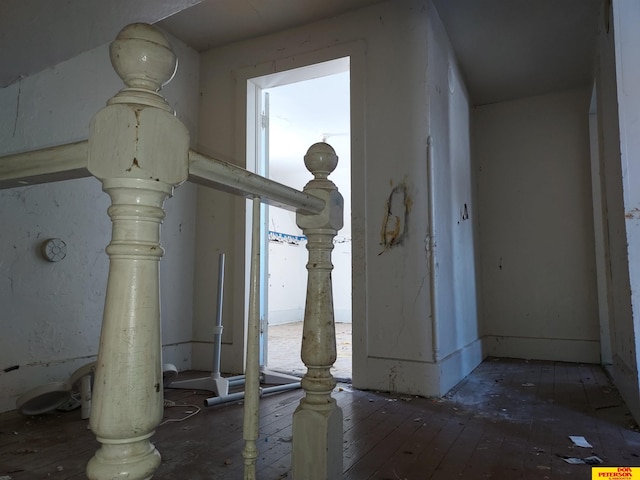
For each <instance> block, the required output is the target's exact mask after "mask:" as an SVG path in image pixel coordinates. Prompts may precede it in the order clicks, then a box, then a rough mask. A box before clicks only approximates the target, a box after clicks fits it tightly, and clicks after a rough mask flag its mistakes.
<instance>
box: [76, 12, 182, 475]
mask: <svg viewBox="0 0 640 480" xmlns="http://www.w3.org/2000/svg"><path fill="white" fill-rule="evenodd" d="M110 54H111V63H112V64H113V67H114V69H115V70H116V72H117V73H118V75H119V76H120V77H121V78H122V80H123V81H124V83H125V84H126V88H124V89H122V90H121V91H120V92H119V93H118V94H117V95H116V96H115V97H113V98H111V99H110V100H109V101H108V102H107V106H106V107H105V108H104V109H102V110H101V111H100V112H98V113H97V114H96V116H95V117H94V118H93V120H92V121H91V126H90V133H89V171H90V172H91V173H92V174H93V175H94V176H95V177H97V178H98V179H99V180H100V181H101V182H102V187H103V190H104V191H105V192H107V193H108V194H109V196H110V197H111V202H112V205H111V207H110V208H109V216H110V217H111V220H112V223H113V231H112V238H111V243H109V245H108V246H107V249H106V251H107V254H108V255H109V262H110V263H109V278H108V283H107V294H106V299H105V308H104V316H103V321H102V333H101V336H100V348H99V352H98V361H97V363H96V374H95V382H94V391H93V395H94V396H93V405H92V411H91V420H90V425H91V429H92V430H93V432H94V434H95V435H96V438H97V439H98V441H99V442H100V443H101V444H102V445H101V447H100V449H99V450H98V451H97V452H96V454H95V455H94V457H93V458H92V459H91V460H90V461H89V464H88V466H87V476H88V478H89V479H91V480H107V479H115V478H122V479H124V478H126V479H129V480H138V479H149V478H151V476H152V475H153V473H154V472H155V470H156V469H157V468H158V466H159V465H160V454H159V453H158V451H157V450H156V449H155V447H154V446H153V444H152V443H151V442H150V441H149V438H150V437H151V436H152V435H153V433H154V431H155V428H156V427H157V425H158V424H159V423H160V421H161V419H162V414H163V392H162V358H161V355H162V354H161V348H162V347H161V333H160V288H159V287H160V281H159V277H160V269H159V267H160V265H159V261H160V258H161V257H162V255H163V253H164V251H163V249H162V248H161V246H160V224H161V223H162V220H163V218H164V215H165V213H164V210H163V205H164V201H165V199H166V198H167V197H169V196H171V194H172V193H173V188H174V187H175V186H177V185H179V184H180V183H182V182H184V181H185V180H186V179H187V176H188V149H189V133H188V131H187V129H186V128H185V127H184V125H183V124H182V123H181V122H180V121H179V120H178V119H177V118H176V117H175V115H174V113H173V111H172V110H171V108H170V107H169V105H168V104H167V102H166V100H165V99H164V98H163V97H162V96H161V95H160V94H159V93H157V92H158V91H159V90H160V89H161V88H162V85H164V84H165V83H167V82H168V81H169V80H171V78H172V77H173V75H174V73H175V70H176V66H177V60H176V56H175V54H174V53H173V51H172V50H171V46H170V44H169V42H168V40H167V38H166V37H165V36H164V34H162V33H161V32H160V31H159V30H157V29H156V28H154V27H152V26H150V25H146V24H133V25H129V26H127V27H125V28H124V29H123V30H122V31H121V32H120V33H119V34H118V37H117V38H116V40H115V41H114V42H113V43H112V44H111V48H110Z"/></svg>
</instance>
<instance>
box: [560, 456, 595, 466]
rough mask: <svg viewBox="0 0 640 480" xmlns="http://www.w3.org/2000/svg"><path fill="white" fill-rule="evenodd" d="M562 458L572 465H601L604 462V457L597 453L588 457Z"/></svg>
mask: <svg viewBox="0 0 640 480" xmlns="http://www.w3.org/2000/svg"><path fill="white" fill-rule="evenodd" d="M562 459H563V460H564V461H565V462H567V463H570V464H572V465H585V464H586V465H600V464H601V463H602V459H601V458H600V457H596V456H595V455H594V456H592V457H587V458H575V457H562Z"/></svg>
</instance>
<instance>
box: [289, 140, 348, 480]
mask: <svg viewBox="0 0 640 480" xmlns="http://www.w3.org/2000/svg"><path fill="white" fill-rule="evenodd" d="M304 163H305V165H306V167H307V169H308V170H309V171H310V172H311V173H312V174H313V176H314V179H313V180H311V181H310V182H309V183H308V184H307V185H306V186H305V187H304V192H306V193H309V194H311V195H314V196H316V197H320V198H322V199H323V200H324V201H325V208H324V210H323V211H322V212H321V213H320V214H318V215H304V214H301V213H298V214H297V216H296V222H297V224H298V226H299V227H300V228H301V229H302V231H303V232H304V234H305V235H306V237H307V250H309V262H308V263H307V270H308V280H307V298H306V305H305V312H304V327H303V333H302V354H301V356H302V361H303V362H304V363H305V365H306V366H307V373H306V374H305V376H304V378H303V379H302V388H303V389H304V391H305V397H304V398H303V399H302V400H301V401H300V405H299V406H298V408H297V409H296V411H295V413H294V414H293V445H292V473H293V478H294V480H338V479H340V478H342V410H341V409H340V407H338V405H337V404H336V401H335V399H334V398H333V397H332V396H331V391H332V390H333V389H334V387H335V386H336V381H335V379H334V378H333V376H332V375H331V372H330V368H331V367H332V366H333V364H334V362H335V361H336V330H335V322H334V315H333V292H332V284H331V270H333V264H332V263H331V251H332V250H333V238H334V237H335V236H336V233H337V232H338V230H340V229H341V228H342V226H343V199H342V195H340V192H338V189H337V187H336V186H335V184H334V183H333V182H332V181H331V180H329V179H328V178H327V176H328V175H329V174H330V173H331V172H333V170H335V168H336V166H337V165H338V156H337V155H336V153H335V151H334V150H333V148H332V147H331V146H330V145H328V144H326V143H316V144H314V145H312V146H311V147H310V148H309V150H308V151H307V154H306V155H305V157H304Z"/></svg>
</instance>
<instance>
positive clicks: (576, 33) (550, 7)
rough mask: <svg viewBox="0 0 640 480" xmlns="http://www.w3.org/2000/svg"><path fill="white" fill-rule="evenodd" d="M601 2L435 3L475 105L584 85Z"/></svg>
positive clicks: (473, 0) (452, 0) (463, 0)
mask: <svg viewBox="0 0 640 480" xmlns="http://www.w3.org/2000/svg"><path fill="white" fill-rule="evenodd" d="M605 3H606V2H605V1H604V0H434V4H435V5H436V8H437V9H438V12H439V13H440V17H441V18H442V22H443V23H444V25H445V27H446V29H447V32H448V34H449V38H450V40H451V43H452V45H453V48H454V51H455V52H456V57H457V58H458V63H459V65H460V68H461V70H462V73H463V75H464V77H465V80H466V83H467V88H468V90H469V93H470V95H471V98H472V100H473V102H474V104H476V105H482V104H487V103H495V102H499V101H504V100H511V99H515V98H521V97H526V96H533V95H539V94H543V93H549V92H553V91H560V90H566V89H570V88H576V87H580V86H584V85H589V84H590V83H591V79H592V69H593V64H594V62H595V56H594V55H595V48H596V34H597V29H598V20H599V18H600V15H601V13H602V9H603V5H604V4H605Z"/></svg>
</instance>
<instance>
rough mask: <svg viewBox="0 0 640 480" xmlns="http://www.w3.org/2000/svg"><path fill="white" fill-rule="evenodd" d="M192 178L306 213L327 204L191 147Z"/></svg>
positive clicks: (312, 212) (202, 183) (205, 183)
mask: <svg viewBox="0 0 640 480" xmlns="http://www.w3.org/2000/svg"><path fill="white" fill-rule="evenodd" d="M189 181H191V182H194V183H197V184H199V185H204V186H206V187H212V188H215V189H216V190H223V191H226V192H230V193H233V194H236V195H242V196H244V197H248V198H251V197H254V196H257V197H260V198H261V199H262V201H263V202H264V203H268V204H269V205H274V206H276V207H280V208H284V209H286V210H293V211H298V212H300V213H303V214H304V213H308V214H318V213H320V212H322V210H323V209H324V206H325V202H324V200H322V199H321V198H318V197H315V196H313V195H309V194H308V193H304V192H301V191H299V190H296V189H295V188H291V187H288V186H286V185H283V184H281V183H278V182H275V181H273V180H269V179H268V178H265V177H262V176H260V175H258V174H256V173H253V172H250V171H249V170H246V169H244V168H242V167H238V166H237V165H233V164H231V163H228V162H225V161H223V160H218V159H216V158H213V157H210V156H207V155H205V154H203V153H200V152H196V151H195V150H189Z"/></svg>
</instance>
